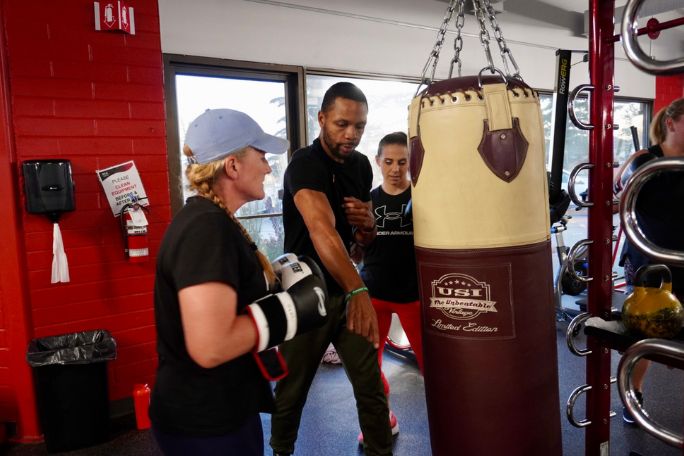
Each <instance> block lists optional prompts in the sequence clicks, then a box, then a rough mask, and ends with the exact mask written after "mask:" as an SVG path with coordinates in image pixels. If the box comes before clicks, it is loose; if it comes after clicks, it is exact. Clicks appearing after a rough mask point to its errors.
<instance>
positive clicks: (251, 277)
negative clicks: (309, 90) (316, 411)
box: [150, 109, 326, 456]
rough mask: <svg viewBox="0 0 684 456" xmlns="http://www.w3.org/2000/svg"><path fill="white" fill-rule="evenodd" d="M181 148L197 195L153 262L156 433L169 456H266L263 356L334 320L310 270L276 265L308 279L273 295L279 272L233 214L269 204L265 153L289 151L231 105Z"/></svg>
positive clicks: (196, 125) (195, 128) (193, 131)
mask: <svg viewBox="0 0 684 456" xmlns="http://www.w3.org/2000/svg"><path fill="white" fill-rule="evenodd" d="M185 142H186V144H185V147H184V150H183V152H184V154H185V155H187V157H188V161H189V165H188V167H187V169H186V175H187V177H188V181H189V183H190V187H191V188H192V189H194V190H195V191H196V193H197V195H196V196H193V197H191V198H189V199H188V200H187V202H186V204H185V206H184V207H183V208H182V209H181V210H180V211H179V212H178V214H177V215H176V216H175V217H174V219H173V221H172V222H171V225H170V226H169V228H168V229H167V231H166V234H165V236H164V239H163V240H162V243H161V246H160V250H159V254H158V258H157V271H156V280H155V319H156V324H157V351H158V356H159V366H158V369H157V379H156V384H155V387H154V390H153V393H152V401H151V405H150V417H151V420H152V424H153V433H154V436H155V439H156V440H157V443H158V444H159V447H160V449H161V450H162V452H163V453H164V454H165V455H189V454H192V455H209V454H212V455H214V454H221V455H236V456H237V455H239V456H248V455H249V456H263V433H262V427H261V421H260V418H259V413H260V412H270V411H272V408H273V397H272V393H271V390H270V387H269V382H268V380H267V378H265V376H264V375H262V371H261V369H260V365H259V363H258V361H259V360H260V359H261V356H262V355H263V354H264V353H268V351H267V350H268V349H270V348H271V347H273V346H275V345H277V344H279V343H280V342H282V341H283V340H284V339H287V338H292V337H294V335H296V334H298V333H299V332H302V331H305V330H306V329H309V328H313V327H315V326H318V325H319V324H322V323H323V322H324V321H325V314H326V311H325V292H324V291H322V290H324V286H323V285H322V282H321V280H320V279H319V278H318V277H317V276H316V275H315V274H314V273H312V270H311V269H307V268H302V267H297V268H295V269H287V268H285V267H284V266H283V265H282V264H279V263H278V264H277V266H278V268H279V270H280V274H281V276H282V277H281V279H282V281H283V283H285V282H286V277H285V275H286V274H291V273H295V272H297V273H298V274H299V275H300V276H298V277H297V280H296V282H297V283H295V284H294V285H291V286H289V287H285V285H283V288H287V290H286V291H281V292H276V290H275V289H274V286H275V284H276V283H278V282H279V280H278V278H277V277H276V274H275V272H274V269H273V265H271V264H270V263H269V261H268V260H267V259H266V257H265V256H264V255H263V254H262V253H261V252H260V251H259V250H258V249H257V246H256V244H255V243H254V241H253V240H252V239H251V238H250V236H249V234H248V233H247V232H246V231H245V229H244V228H243V227H242V225H241V224H240V222H239V221H238V220H237V218H236V217H235V215H234V214H235V212H236V211H237V210H238V209H239V208H240V207H241V206H242V205H243V204H245V203H247V202H249V201H254V200H259V199H262V198H264V188H263V183H264V177H265V176H266V175H267V174H269V173H270V172H271V167H270V166H269V164H268V161H267V160H266V156H265V155H266V153H273V154H282V153H284V152H285V151H286V150H287V148H288V145H289V144H288V142H287V141H286V140H284V139H281V138H278V137H275V136H271V135H268V134H266V133H264V132H263V131H262V129H261V128H260V127H259V125H258V124H257V123H256V122H255V121H254V120H253V119H252V118H250V117H249V116H247V115H246V114H244V113H242V112H239V111H234V110H230V109H214V110H208V111H206V112H205V113H204V114H202V115H200V116H199V117H198V118H197V119H195V120H194V121H193V122H192V123H191V124H190V127H189V128H188V132H187V134H186V137H185ZM291 264H298V263H297V259H296V258H294V259H293V262H291ZM307 271H308V273H307ZM288 280H289V281H288V284H289V283H292V282H295V281H293V280H291V278H289V279H288Z"/></svg>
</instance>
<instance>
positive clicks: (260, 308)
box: [247, 273, 328, 352]
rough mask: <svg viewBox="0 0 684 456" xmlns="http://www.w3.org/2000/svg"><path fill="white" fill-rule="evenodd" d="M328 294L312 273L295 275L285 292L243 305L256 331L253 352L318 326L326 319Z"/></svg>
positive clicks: (323, 285)
mask: <svg viewBox="0 0 684 456" xmlns="http://www.w3.org/2000/svg"><path fill="white" fill-rule="evenodd" d="M327 299H328V295H327V292H326V289H325V284H324V282H323V281H322V280H321V279H320V278H319V277H317V276H316V275H315V274H312V273H310V274H308V275H306V276H301V275H299V276H298V280H297V281H296V283H294V284H291V285H290V286H289V288H288V290H287V291H281V292H280V293H276V294H269V295H267V296H264V297H263V298H261V299H259V300H257V301H255V302H253V303H252V304H250V305H248V306H247V313H248V315H249V316H250V317H251V319H252V322H253V323H254V327H255V328H256V331H257V336H258V337H257V339H258V340H257V344H256V347H255V350H256V351H258V352H260V351H262V350H265V349H267V348H269V347H274V346H276V345H278V344H280V343H281V342H283V341H286V340H290V339H292V338H293V337H295V336H296V335H297V334H301V333H303V332H306V331H309V330H311V329H315V328H318V327H320V326H322V325H323V324H324V323H325V321H326V318H327V314H328V312H327V308H326V305H327Z"/></svg>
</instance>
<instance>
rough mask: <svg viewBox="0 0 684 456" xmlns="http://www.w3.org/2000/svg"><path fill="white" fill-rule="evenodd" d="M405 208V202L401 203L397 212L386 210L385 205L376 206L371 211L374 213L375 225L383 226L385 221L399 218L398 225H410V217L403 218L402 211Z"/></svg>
mask: <svg viewBox="0 0 684 456" xmlns="http://www.w3.org/2000/svg"><path fill="white" fill-rule="evenodd" d="M405 210H406V204H402V205H401V211H399V212H392V211H390V212H387V206H378V207H376V208H375V210H374V211H373V212H374V213H375V225H376V226H377V227H378V228H384V227H385V221H388V222H391V221H393V220H399V227H400V228H403V227H405V226H409V225H411V222H412V220H411V219H410V218H408V219H404V211H405Z"/></svg>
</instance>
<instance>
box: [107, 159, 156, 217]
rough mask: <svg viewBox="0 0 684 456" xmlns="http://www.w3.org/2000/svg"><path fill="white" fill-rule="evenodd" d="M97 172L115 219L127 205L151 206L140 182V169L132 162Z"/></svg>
mask: <svg viewBox="0 0 684 456" xmlns="http://www.w3.org/2000/svg"><path fill="white" fill-rule="evenodd" d="M95 172H96V173H97V177H98V178H99V180H100V184H102V188H103V189H104V192H105V194H106V195H107V200H108V201H109V205H110V206H111V208H112V213H113V214H114V216H115V217H116V216H118V215H119V214H120V213H121V208H122V207H123V206H124V205H125V204H128V203H138V204H140V205H141V206H148V205H149V204H150V203H149V201H148V200H147V195H146V194H145V189H144V188H143V185H142V181H141V180H140V174H138V168H136V167H135V163H134V162H133V161H132V160H131V161H127V162H125V163H121V164H119V165H114V166H112V167H109V168H107V169H98V170H97V171H95Z"/></svg>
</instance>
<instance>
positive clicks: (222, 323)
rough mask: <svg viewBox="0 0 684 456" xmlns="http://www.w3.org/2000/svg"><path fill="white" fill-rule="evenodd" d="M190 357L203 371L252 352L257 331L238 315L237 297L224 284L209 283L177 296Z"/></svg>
mask: <svg viewBox="0 0 684 456" xmlns="http://www.w3.org/2000/svg"><path fill="white" fill-rule="evenodd" d="M178 299H179V302H180V312H181V321H182V324H183V334H184V336H185V347H186V349H187V350H188V354H189V355H190V357H191V358H192V360H193V361H195V362H196V363H197V364H199V365H200V366H202V367H204V368H212V367H216V366H218V365H220V364H223V363H225V362H227V361H230V360H232V359H235V358H237V357H239V356H241V355H244V354H245V353H248V352H249V351H251V350H252V348H253V347H254V345H255V344H256V341H257V335H256V330H255V329H254V326H253V324H252V321H251V319H250V318H249V317H248V316H247V315H237V310H236V309H237V293H236V292H235V290H234V289H233V288H232V287H231V286H229V285H227V284H225V283H222V282H206V283H202V284H199V285H193V286H190V287H187V288H183V289H182V290H180V291H179V292H178Z"/></svg>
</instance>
